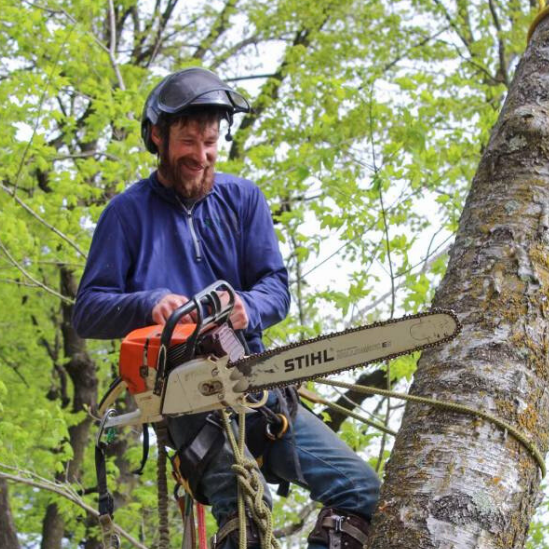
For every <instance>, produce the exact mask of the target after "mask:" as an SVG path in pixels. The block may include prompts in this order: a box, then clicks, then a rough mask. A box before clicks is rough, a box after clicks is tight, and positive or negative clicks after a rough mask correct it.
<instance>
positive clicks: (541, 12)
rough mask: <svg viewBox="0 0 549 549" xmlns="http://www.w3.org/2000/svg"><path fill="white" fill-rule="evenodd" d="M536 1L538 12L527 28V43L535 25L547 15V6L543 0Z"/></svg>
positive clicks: (548, 7) (548, 8)
mask: <svg viewBox="0 0 549 549" xmlns="http://www.w3.org/2000/svg"><path fill="white" fill-rule="evenodd" d="M538 3H539V12H538V14H537V15H536V17H535V19H534V20H533V21H532V23H531V25H530V28H529V29H528V36H527V38H526V41H527V43H530V38H532V35H533V34H534V31H535V30H536V28H537V26H538V25H539V24H540V23H541V22H542V21H543V20H544V19H545V18H546V17H547V16H548V15H549V6H548V5H547V4H546V2H545V0H538Z"/></svg>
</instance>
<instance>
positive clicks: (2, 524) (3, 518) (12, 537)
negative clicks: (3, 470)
mask: <svg viewBox="0 0 549 549" xmlns="http://www.w3.org/2000/svg"><path fill="white" fill-rule="evenodd" d="M4 547H5V548H6V549H8V547H9V549H19V548H20V547H21V546H20V545H19V540H18V539H17V531H16V530H15V524H14V522H13V516H12V513H11V508H10V503H9V498H8V483H7V482H6V480H4V479H0V549H1V548H4Z"/></svg>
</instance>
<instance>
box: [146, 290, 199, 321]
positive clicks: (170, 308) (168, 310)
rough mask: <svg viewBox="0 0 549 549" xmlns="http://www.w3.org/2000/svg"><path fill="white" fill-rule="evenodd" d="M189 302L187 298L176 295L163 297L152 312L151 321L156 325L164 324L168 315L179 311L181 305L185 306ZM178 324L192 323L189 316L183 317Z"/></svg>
mask: <svg viewBox="0 0 549 549" xmlns="http://www.w3.org/2000/svg"><path fill="white" fill-rule="evenodd" d="M187 301H189V298H188V297H185V296H184V295H178V294H167V295H165V296H164V297H163V298H162V299H161V300H160V301H159V302H158V303H157V304H156V305H155V306H154V307H153V310H152V317H153V321H154V322H155V323H156V324H166V321H167V320H168V318H170V315H171V314H172V313H173V312H174V311H175V310H176V309H179V307H181V306H182V305H185V303H187ZM179 322H181V323H182V324H192V323H193V322H194V321H193V319H192V318H191V316H190V315H185V316H184V317H183V318H182V319H181V320H180V321H179Z"/></svg>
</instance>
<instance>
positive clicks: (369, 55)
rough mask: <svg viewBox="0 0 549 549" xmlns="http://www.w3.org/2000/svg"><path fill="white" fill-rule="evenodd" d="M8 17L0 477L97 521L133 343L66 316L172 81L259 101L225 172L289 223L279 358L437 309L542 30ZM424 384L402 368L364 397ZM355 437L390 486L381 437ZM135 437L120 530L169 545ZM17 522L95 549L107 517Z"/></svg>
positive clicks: (1, 36)
mask: <svg viewBox="0 0 549 549" xmlns="http://www.w3.org/2000/svg"><path fill="white" fill-rule="evenodd" d="M0 12H1V13H2V21H1V22H0V59H1V65H0V97H1V98H2V101H1V102H0V103H1V104H0V111H1V113H0V114H1V116H0V119H1V120H2V123H3V131H2V132H0V181H1V189H0V227H1V231H0V298H1V300H2V304H3V307H2V308H1V309H0V326H1V327H2V338H1V340H0V404H1V406H2V408H1V409H0V414H1V416H0V419H1V422H0V462H2V463H3V464H4V466H6V467H3V468H2V471H3V472H4V474H6V475H7V474H13V475H15V476H17V475H19V476H20V477H25V478H26V479H27V480H29V478H31V477H32V475H39V476H40V477H41V479H42V480H40V479H37V478H36V477H32V478H33V479H34V481H35V482H42V481H43V480H48V481H52V480H55V479H56V480H57V481H58V482H63V483H69V484H65V486H68V487H69V488H70V489H71V490H73V491H74V492H75V494H76V496H78V498H80V499H81V501H82V503H84V504H91V505H92V506H93V505H94V503H93V502H94V499H95V493H94V486H95V479H94V468H93V465H92V457H93V456H92V446H91V444H92V442H91V437H90V428H91V426H92V421H91V419H90V416H89V414H88V410H89V409H90V407H91V406H93V405H94V404H95V402H96V401H97V394H98V392H100V393H101V392H103V391H104V389H105V387H106V385H107V384H108V383H109V381H110V379H112V375H113V374H114V372H115V371H116V360H117V356H116V355H117V343H116V342H112V343H111V342H94V341H90V342H87V343H86V342H84V341H82V340H80V339H79V338H78V337H77V336H76V334H75V333H74V331H73V330H72V328H71V326H70V315H71V306H72V300H73V299H74V295H75V291H76V286H77V282H78V278H79V276H80V274H81V270H82V267H83V264H84V260H85V255H86V252H87V249H88V246H89V240H90V237H91V233H92V230H93V226H94V223H95V222H96V221H97V218H98V216H99V214H100V212H101V211H102V209H103V207H104V205H105V204H106V203H107V201H108V200H109V199H110V198H111V197H112V196H114V195H115V194H117V193H119V192H121V191H122V190H123V189H124V188H126V186H127V185H129V184H130V183H132V182H133V181H135V180H136V179H138V178H139V177H141V176H144V175H146V174H148V173H149V171H150V169H151V168H153V167H154V159H153V158H152V157H151V156H150V155H149V154H148V153H146V152H145V151H144V150H143V147H142V144H141V140H140V136H139V120H140V109H141V107H142V105H143V102H144V100H145V97H146V96H147V94H148V92H149V91H150V89H151V88H152V86H153V85H154V84H155V83H156V82H157V81H158V79H159V77H160V76H161V75H162V74H165V73H166V72H169V71H171V70H175V69H179V68H182V67H184V66H190V65H196V64H199V65H202V66H205V67H206V68H211V69H213V70H216V71H218V72H219V73H221V74H222V75H223V76H224V77H225V78H226V79H227V80H229V81H231V82H232V83H233V84H234V85H237V86H241V87H242V89H243V91H245V92H246V93H248V94H249V95H250V96H251V97H252V100H253V107H254V111H253V113H252V114H250V115H248V116H247V117H245V118H244V119H243V120H242V122H241V125H240V129H239V130H238V132H237V133H236V139H235V141H234V142H233V144H232V146H230V147H228V146H227V147H226V149H225V151H224V158H223V160H224V163H223V165H222V167H221V168H222V169H224V170H226V171H235V172H238V173H239V174H241V175H243V176H247V177H250V178H252V179H254V180H255V181H257V182H258V183H259V184H260V186H261V187H262V189H263V191H264V192H265V193H266V195H267V197H268V198H269V201H270V203H271V206H272V211H273V215H274V219H275V222H276V227H277V230H278V232H279V236H280V239H281V242H282V244H283V248H284V252H285V255H286V258H287V262H288V265H289V268H290V270H291V283H292V292H293V296H294V304H295V306H294V311H293V315H292V316H291V317H290V318H289V319H288V320H287V321H286V322H284V323H283V324H281V325H279V326H277V327H275V328H274V329H272V330H270V332H269V333H268V334H267V340H268V342H271V343H273V344H274V343H276V342H280V341H287V340H288V339H289V338H301V337H304V336H309V335H312V334H315V333H318V332H320V331H327V330H329V329H333V328H340V327H342V326H344V325H345V326H347V325H352V324H356V323H364V322H365V321H367V320H374V319H375V318H378V317H380V316H383V317H388V316H391V315H392V314H394V313H395V312H396V311H415V310H418V309H419V308H423V307H425V306H426V304H428V303H429V301H430V299H431V297H432V293H433V289H434V287H435V284H436V283H437V281H438V280H439V279H440V277H441V276H442V274H443V272H444V270H445V264H446V252H447V250H448V246H449V244H450V243H451V241H452V238H453V232H454V231H455V230H456V228H457V221H458V218H459V214H460V212H461V208H462V202H463V199H464V197H465V195H466V192H467V188H468V183H469V181H470V179H471V178H472V175H473V170H474V167H475V165H476V164H477V162H478V157H479V153H480V151H481V150H482V149H483V148H484V147H485V146H486V143H487V140H488V135H489V129H490V128H491V127H492V125H493V124H494V122H495V120H496V117H497V112H498V110H499V107H500V104H501V101H502V98H503V95H504V93H505V91H506V86H507V85H508V82H509V81H510V80H511V75H512V72H513V68H514V66H515V64H516V59H517V56H518V54H519V53H520V52H521V51H522V49H523V44H524V35H525V31H526V28H527V26H528V21H529V20H530V19H531V17H532V15H531V6H530V4H529V3H528V2H526V1H513V2H509V3H505V4H503V3H502V4H501V5H500V4H499V3H497V2H495V1H492V2H488V3H487V4H481V5H478V6H477V5H471V4H469V3H466V2H462V1H461V0H455V1H450V0H444V1H443V0H440V1H439V0H418V1H415V2H413V3H412V5H410V4H409V3H405V2H393V3H391V4H386V3H382V2H379V1H378V0H369V1H366V2H365V1H363V0H360V1H359V0H343V1H338V2H333V1H328V0H316V1H314V2H313V1H310V2H309V1H305V2H304V1H303V0H300V1H299V2H298V1H297V0H277V1H275V2H273V1H269V2H267V1H263V0H260V1H253V2H252V1H246V0H227V1H225V2H218V1H214V2H209V3H206V4H204V3H197V4H196V5H192V4H190V3H185V5H183V4H182V3H180V2H178V1H177V0H156V1H155V2H154V3H150V2H144V1H138V0H105V1H104V2H99V3H98V2H92V1H91V0H79V1H78V2H74V1H73V0H56V1H53V0H44V1H41V2H38V1H37V2H30V1H25V2H23V3H21V2H14V1H13V0H0ZM414 368H415V360H414V359H410V358H406V359H400V360H398V361H394V362H393V363H391V364H390V367H387V369H386V371H385V374H386V375H384V376H380V375H379V374H375V373H374V372H373V371H371V370H367V371H365V372H363V373H362V374H361V377H360V381H361V382H364V383H366V382H375V383H378V384H381V385H386V384H394V383H397V382H398V381H399V380H401V379H402V380H406V379H407V378H409V377H410V376H411V375H412V373H413V371H414ZM330 396H332V395H330ZM335 396H336V397H337V398H340V397H339V396H338V395H335ZM345 396H347V395H344V396H343V397H341V398H342V399H343V400H345ZM348 405H349V406H352V407H354V404H348ZM371 408H372V410H373V411H374V412H377V413H378V415H382V416H384V419H385V420H386V421H387V422H390V421H391V420H390V417H391V416H394V414H395V413H396V412H395V410H394V408H393V405H392V403H391V402H388V401H376V402H375V403H374V404H373V405H372V406H371ZM385 416H388V417H385ZM334 419H335V418H334ZM338 425H339V426H341V432H342V436H344V437H345V438H346V440H347V441H348V442H349V443H351V444H352V445H353V446H354V447H355V448H356V449H357V451H361V452H363V453H364V455H365V456H366V457H371V459H372V461H373V462H374V464H376V462H377V465H378V466H379V468H382V464H383V460H384V458H385V457H386V456H387V453H388V451H387V449H388V446H387V445H386V444H385V438H383V439H381V440H380V438H379V436H378V435H377V434H376V433H373V432H372V431H371V430H364V429H363V428H361V427H358V426H357V425H356V424H354V423H353V422H345V423H343V424H341V422H339V424H338ZM334 426H336V424H335V423H334ZM138 438H139V435H138V434H136V433H127V434H125V435H121V437H120V439H119V441H118V442H117V444H116V446H115V448H114V455H113V460H112V462H110V465H109V466H110V470H109V472H110V474H111V477H112V478H111V485H112V486H115V485H116V488H117V500H118V503H119V506H118V508H119V511H118V512H117V516H116V518H117V522H119V523H120V524H121V525H122V526H123V527H124V528H125V529H127V530H128V532H129V533H131V534H132V535H133V536H134V537H135V538H136V539H138V540H140V541H142V542H143V541H146V542H147V543H148V544H153V543H154V541H155V539H156V536H157V522H156V521H157V518H156V512H155V495H154V489H153V484H154V482H153V479H154V467H151V466H149V467H148V468H147V471H146V474H145V478H144V479H143V481H142V482H139V483H136V481H135V479H133V478H132V476H131V474H129V471H130V470H131V468H132V467H134V466H136V465H137V464H138V462H139V458H140V448H139V446H138ZM378 456H379V458H380V459H379V460H378V459H377V457H378ZM4 493H5V492H4V490H3V491H2V494H4ZM6 501H8V504H7V505H0V513H1V514H2V518H0V524H3V523H6V524H8V523H9V520H14V521H15V525H16V529H17V532H18V534H19V540H20V542H21V544H22V545H23V546H28V547H36V546H40V547H41V549H60V547H61V544H62V543H64V544H65V545H66V546H70V547H77V546H78V544H81V545H84V546H85V547H86V549H95V548H96V547H97V541H96V536H97V527H96V523H95V520H94V519H93V517H90V515H89V513H88V512H87V511H86V510H85V509H84V508H83V507H82V506H78V505H74V504H73V503H71V502H70V501H69V500H68V499H67V498H65V497H62V496H60V495H59V494H58V493H55V492H51V491H46V490H34V489H32V487H29V486H28V485H23V484H22V483H10V491H9V500H6ZM304 501H305V499H304V497H303V495H302V494H301V493H300V492H299V491H297V492H296V494H295V497H294V498H293V499H291V500H289V501H285V502H282V503H280V504H279V507H278V509H277V512H276V515H277V517H279V520H280V523H279V524H280V526H281V527H282V525H283V523H286V522H289V521H290V522H291V521H294V520H295V522H296V524H301V523H302V522H303V521H304V520H305V519H306V517H307V514H308V512H310V510H311V507H307V506H306V505H304V503H303V502H304ZM174 512H175V510H174ZM305 521H306V520H305ZM290 530H291V529H290ZM297 535H298V536H301V537H303V535H304V534H303V532H300V533H298V534H297Z"/></svg>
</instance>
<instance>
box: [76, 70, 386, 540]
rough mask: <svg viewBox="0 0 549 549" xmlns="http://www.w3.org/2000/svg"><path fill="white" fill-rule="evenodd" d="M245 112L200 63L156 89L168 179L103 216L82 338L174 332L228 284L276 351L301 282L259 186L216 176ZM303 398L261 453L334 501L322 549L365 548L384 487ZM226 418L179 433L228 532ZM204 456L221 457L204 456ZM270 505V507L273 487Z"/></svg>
mask: <svg viewBox="0 0 549 549" xmlns="http://www.w3.org/2000/svg"><path fill="white" fill-rule="evenodd" d="M239 112H249V104H248V102H247V101H246V99H245V98H244V97H243V96H242V95H240V94H238V93H237V92H235V91H234V90H232V89H231V88H230V87H229V86H227V85H226V84H225V83H224V82H222V81H221V80H220V79H219V78H218V77H217V76H216V75H214V74H213V73H211V72H209V71H206V70H204V69H200V68H191V69H186V70H183V71H179V72H177V73H174V74H172V75H170V76H168V77H166V78H165V79H164V80H162V82H161V83H160V84H159V85H158V86H157V87H156V88H155V89H154V90H153V91H152V92H151V94H150V96H149V98H148V99H147V102H146V104H145V109H144V113H143V119H142V135H143V139H144V142H145V146H146V147H147V149H148V150H149V151H150V152H151V153H153V154H158V157H159V165H158V171H156V172H154V173H152V174H151V175H150V177H148V178H147V179H143V180H142V181H139V182H138V183H136V184H134V185H133V186H131V187H130V188H129V189H128V190H127V191H126V192H124V193H122V194H121V195H119V196H117V197H116V198H114V199H113V200H112V201H111V202H110V204H109V205H108V206H107V207H106V208H105V211H104V212H103V214H102V216H101V218H100V220H99V223H98V225H97V228H96V230H95V233H94V237H93V241H92V245H91V249H90V254H89V258H88V262H87V265H86V269H85V271H84V275H83V277H82V281H81V284H80V288H79V291H78V296H77V301H76V305H75V313H74V325H75V327H76V329H77V331H78V333H79V334H80V335H81V336H82V337H94V338H118V337H123V336H125V335H126V334H127V333H128V332H130V331H131V330H133V329H136V328H139V327H142V326H146V325H149V324H151V323H158V324H163V323H165V321H166V319H167V318H168V317H169V316H170V314H171V313H172V312H173V311H174V310H175V309H177V308H178V307H180V306H181V305H183V304H184V303H185V302H186V301H187V300H188V298H189V297H191V296H192V295H194V294H195V293H197V292H198V291H200V290H202V289H203V288H205V287H206V286H208V285H210V284H212V283H213V282H215V281H216V280H218V279H224V280H226V281H228V282H229V283H230V284H231V285H232V286H233V287H234V288H235V290H236V291H237V298H236V303H235V306H234V309H233V312H232V315H231V319H230V320H231V322H232V325H233V327H234V328H235V329H236V330H242V331H243V333H244V336H245V339H246V341H247V344H248V346H249V349H250V350H251V351H252V352H258V351H261V350H262V349H263V345H262V342H261V334H262V331H263V329H265V328H267V327H268V326H271V325H272V324H274V323H276V322H278V321H280V320H282V319H283V318H284V317H285V316H286V314H287V312H288V307H289V299H290V298H289V292H288V276H287V272H286V269H285V268H284V265H283V262H282V257H281V254H280V251H279V249H278V243H277V239H276V236H275V232H274V228H273V224H272V219H271V215H270V211H269V208H268V205H267V203H266V201H265V198H264V197H263V195H262V193H261V191H260V190H259V188H258V187H257V186H255V185H254V184H253V183H251V182H250V181H246V180H244V179H241V178H238V177H235V176H232V175H226V174H219V173H215V170H214V167H215V162H216V159H217V151H218V148H217V142H218V137H219V131H220V122H223V121H224V122H226V123H227V125H228V128H229V129H228V132H227V135H226V138H227V139H230V128H231V124H232V119H233V115H234V114H235V113H239ZM183 321H191V319H183ZM293 394H295V393H294V392H292V391H284V392H282V391H275V392H272V393H271V394H270V395H269V398H268V402H267V409H266V410H263V413H262V414H260V413H257V414H254V416H255V417H252V418H251V419H250V420H248V422H247V425H248V428H247V435H248V436H249V437H250V440H249V447H250V449H251V450H252V452H253V455H254V457H259V456H261V458H262V463H263V465H262V472H263V473H264V474H265V475H266V477H267V478H268V479H269V481H275V482H279V483H280V482H285V481H286V482H288V481H289V482H297V483H298V484H300V485H302V486H305V487H306V488H308V489H309V490H310V491H311V497H312V498H313V499H315V500H316V501H320V502H321V503H322V504H323V505H324V506H325V507H324V509H323V510H322V511H321V514H320V517H319V520H318V522H317V525H316V527H315V529H314V531H313V533H312V534H311V535H310V536H309V549H325V548H327V547H332V546H334V547H335V546H336V544H337V543H341V542H343V543H344V545H343V546H344V547H347V548H348V549H355V548H356V549H358V548H360V547H362V545H363V544H364V541H365V539H366V535H367V530H368V525H369V520H370V517H371V514H372V512H373V509H374V506H375V503H376V501H377V497H378V490H379V481H378V479H377V477H376V475H375V473H374V472H373V471H372V470H371V468H369V467H368V466H367V465H366V464H365V463H364V462H363V461H362V460H360V459H359V458H358V457H357V456H356V455H355V454H354V453H353V452H352V451H351V450H350V449H349V448H348V447H347V446H345V445H344V444H343V443H342V442H341V440H340V439H339V438H338V437H337V436H336V435H335V434H334V433H333V432H332V431H331V430H329V429H328V428H327V427H326V426H325V425H324V424H323V423H322V422H321V421H320V420H319V419H318V418H317V417H316V416H314V415H313V414H311V413H310V412H309V411H308V410H306V409H305V408H303V407H302V406H301V405H298V404H297V402H293V399H292V398H291V396H292V395H293ZM292 404H295V406H293V405H292ZM273 411H274V412H276V413H282V414H284V415H285V416H287V417H288V418H289V419H290V420H291V421H290V423H291V427H290V429H289V430H288V432H279V433H278V434H279V435H280V438H277V437H276V436H271V435H272V432H265V426H267V427H268V426H269V424H268V423H267V425H265V421H264V418H269V417H271V418H272V417H275V418H276V417H277V416H276V414H274V413H273ZM216 418H217V416H216V414H197V415H194V416H182V417H179V418H172V419H170V420H169V421H168V427H169V432H170V437H171V439H172V442H173V445H174V447H175V448H176V450H177V452H178V456H179V458H180V462H181V465H180V470H181V473H182V475H183V477H185V478H186V479H187V480H188V481H189V482H190V484H191V489H192V491H193V494H194V496H195V497H196V498H197V499H199V500H200V501H203V502H208V503H209V504H211V505H212V512H213V514H214V516H215V518H216V520H217V522H218V524H220V525H221V526H223V525H224V524H227V523H228V524H235V522H234V521H233V522H230V519H231V517H232V516H233V515H234V513H235V511H236V479H235V478H234V475H233V473H232V472H231V470H230V466H231V465H232V463H233V459H232V455H231V452H230V448H229V445H228V442H227V441H226V440H224V439H223V435H222V433H221V430H220V429H219V424H218V421H217V419H216ZM273 439H274V440H273ZM197 448H200V449H203V448H207V451H206V452H205V454H204V453H202V454H201V457H200V459H198V458H197V457H196V456H197V453H199V452H198V451H197ZM265 499H266V501H267V503H268V504H269V505H270V504H271V498H270V495H269V492H268V490H266V495H265ZM342 524H343V528H340V526H341V525H342ZM230 530H231V528H227V527H225V528H223V530H222V534H221V535H220V536H219V537H218V539H217V541H216V545H215V546H216V547H217V548H223V549H233V548H236V547H237V543H236V540H237V539H238V532H237V531H230ZM250 533H251V534H253V528H252V527H250ZM249 539H251V541H250V543H249V547H254V548H256V547H258V543H257V540H256V541H254V536H253V535H251V536H249ZM345 543H346V544H347V545H345Z"/></svg>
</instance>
